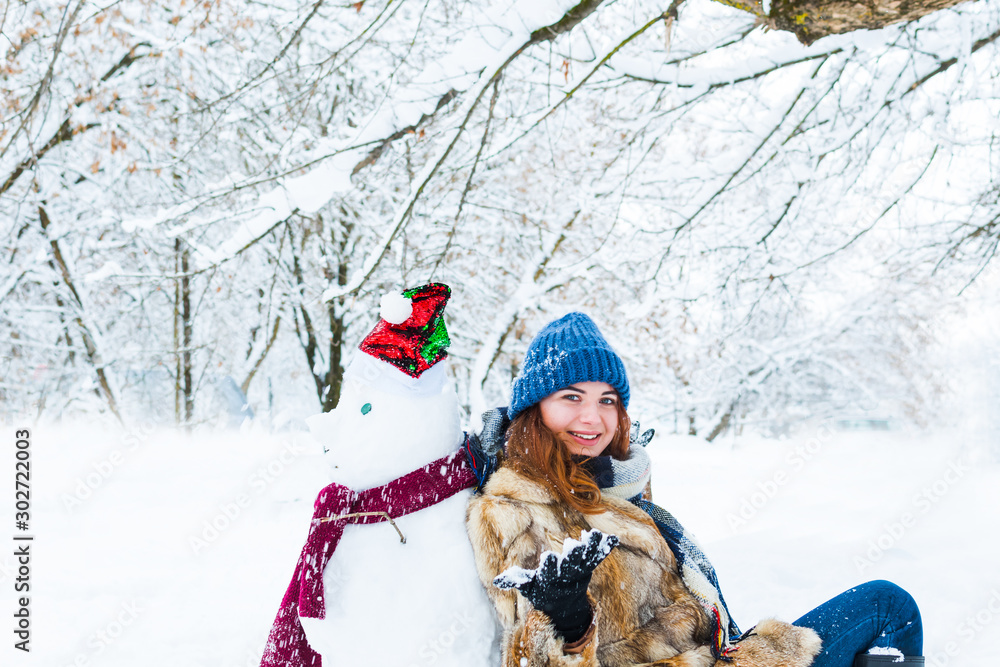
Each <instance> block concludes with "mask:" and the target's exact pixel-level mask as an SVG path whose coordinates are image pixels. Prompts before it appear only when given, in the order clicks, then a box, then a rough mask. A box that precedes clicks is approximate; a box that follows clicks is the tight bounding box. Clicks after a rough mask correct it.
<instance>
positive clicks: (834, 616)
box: [793, 581, 924, 667]
mask: <svg viewBox="0 0 1000 667" xmlns="http://www.w3.org/2000/svg"><path fill="white" fill-rule="evenodd" d="M793 625H798V626H800V627H805V628H812V629H813V630H815V631H816V632H817V634H819V636H820V638H821V639H822V640H823V650H822V651H821V652H820V654H819V655H818V656H816V660H815V661H814V662H813V664H812V667H851V665H852V664H853V663H854V656H855V655H857V654H859V653H867V652H868V649H870V648H872V647H875V646H882V647H892V648H896V649H899V650H900V651H901V652H902V653H903V655H922V651H923V645H924V631H923V626H922V625H921V623H920V610H919V609H917V603H916V602H915V601H914V600H913V598H912V597H911V596H910V594H909V593H907V592H906V591H904V590H903V589H902V588H900V587H899V586H897V585H896V584H893V583H890V582H888V581H869V582H868V583H867V584H862V585H860V586H856V587H854V588H852V589H850V590H849V591H844V592H843V593H841V594H840V595H838V596H837V597H835V598H833V599H832V600H830V601H829V602H824V603H823V604H821V605H820V606H818V607H816V608H815V609H813V610H812V611H811V612H809V613H808V614H806V615H805V616H803V617H802V618H800V619H799V620H797V621H795V623H794V624H793Z"/></svg>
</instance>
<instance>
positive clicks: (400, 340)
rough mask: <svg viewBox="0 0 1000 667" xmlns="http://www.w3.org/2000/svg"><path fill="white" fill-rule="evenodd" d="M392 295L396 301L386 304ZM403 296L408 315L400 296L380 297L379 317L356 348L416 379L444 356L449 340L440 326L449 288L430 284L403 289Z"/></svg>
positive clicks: (446, 353)
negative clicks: (407, 303)
mask: <svg viewBox="0 0 1000 667" xmlns="http://www.w3.org/2000/svg"><path fill="white" fill-rule="evenodd" d="M392 297H396V299H397V301H395V302H388V303H387V299H391V298H392ZM403 297H405V299H409V301H410V303H409V308H410V311H409V314H408V315H407V313H406V311H405V309H406V307H407V306H406V304H405V302H403V298H401V297H399V296H398V295H386V296H385V297H383V299H382V319H380V320H379V322H378V324H376V325H375V328H374V329H372V330H371V333H369V334H368V335H367V336H366V337H365V339H364V340H363V341H361V345H359V346H358V347H359V348H360V349H361V351H362V352H365V353H367V354H369V355H371V356H373V357H375V358H376V359H380V360H382V361H384V362H386V363H389V364H392V365H393V366H395V367H396V368H398V369H399V370H401V371H403V372H404V373H406V374H407V375H409V376H410V377H414V378H417V377H420V374H421V373H423V372H424V371H426V370H427V369H428V368H430V367H431V366H433V365H434V364H436V363H437V362H439V361H441V360H442V359H444V358H445V357H447V356H448V352H447V349H448V345H449V344H450V343H451V339H450V338H449V337H448V330H447V329H446V328H445V326H444V307H445V305H446V304H447V303H448V299H449V298H450V297H451V288H450V287H448V286H447V285H444V284H441V283H430V284H428V285H421V286H420V287H414V288H412V289H408V290H406V291H405V292H403ZM400 302H403V304H402V306H400ZM400 307H402V308H403V312H402V313H400ZM390 311H391V314H390Z"/></svg>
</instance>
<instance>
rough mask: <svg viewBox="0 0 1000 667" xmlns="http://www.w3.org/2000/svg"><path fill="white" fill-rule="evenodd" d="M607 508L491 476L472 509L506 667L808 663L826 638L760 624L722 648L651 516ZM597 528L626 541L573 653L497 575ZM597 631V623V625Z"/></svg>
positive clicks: (604, 572)
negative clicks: (496, 582) (579, 507)
mask: <svg viewBox="0 0 1000 667" xmlns="http://www.w3.org/2000/svg"><path fill="white" fill-rule="evenodd" d="M602 505H603V507H604V508H605V510H606V511H605V512H603V513H601V514H592V515H585V514H581V513H579V512H577V511H575V510H573V509H571V508H569V507H567V506H565V505H564V504H562V503H560V502H559V501H558V499H557V498H556V497H555V496H554V495H553V494H552V492H551V491H550V490H549V489H548V487H546V486H544V485H541V484H538V483H536V482H534V481H532V480H530V479H528V478H527V477H525V476H523V475H521V474H519V473H517V472H515V471H514V470H512V469H510V468H501V469H500V470H498V471H497V472H496V473H494V474H493V475H492V477H490V479H489V482H488V483H487V484H486V486H485V487H484V489H483V493H482V494H481V495H477V496H475V497H473V499H472V500H471V501H470V503H469V507H468V513H467V528H468V531H469V537H470V539H471V541H472V545H473V550H474V552H475V558H476V568H477V570H478V572H479V578H480V580H481V581H482V583H483V585H484V586H485V587H486V591H487V593H488V594H489V596H490V598H491V599H492V600H493V604H494V605H495V607H496V611H497V616H498V618H499V620H500V623H501V625H502V626H503V632H504V636H503V663H502V664H503V666H504V667H542V666H550V667H564V666H565V667H569V666H571V665H572V666H573V667H631V666H640V665H647V666H650V667H653V666H660V667H807V666H808V665H809V664H810V663H811V662H812V660H813V658H814V657H815V655H816V654H817V653H818V652H819V649H820V640H819V637H818V636H817V635H816V633H815V632H814V631H812V630H810V629H808V628H798V627H795V626H792V625H789V624H787V623H782V622H780V621H775V620H766V621H762V622H761V623H759V624H758V625H757V626H756V627H755V628H754V629H753V630H752V631H751V632H749V633H747V634H748V636H747V637H746V638H745V639H743V640H742V641H740V642H739V644H737V646H738V649H737V650H736V651H735V652H734V653H731V654H730V656H729V657H730V658H731V659H732V662H729V663H727V662H724V661H723V660H719V661H716V659H715V658H714V657H713V655H712V648H711V632H712V630H711V628H712V625H711V623H710V621H709V618H708V614H707V613H706V612H705V610H704V608H703V607H702V606H701V605H700V603H699V602H698V601H697V600H696V599H695V598H694V596H692V595H691V593H690V592H688V590H687V588H685V586H684V583H683V581H682V580H681V577H680V575H679V574H678V572H677V564H676V561H675V559H674V555H673V553H672V552H671V551H670V548H669V547H668V546H667V543H666V542H664V540H663V537H662V536H661V535H660V533H659V531H658V530H657V528H656V525H655V524H654V523H653V521H652V520H651V519H650V518H649V516H648V515H647V514H646V513H645V512H643V511H642V510H641V509H639V508H637V507H635V506H634V505H632V504H631V503H629V502H627V501H624V500H620V499H618V498H614V497H611V496H609V495H607V494H605V495H604V496H602ZM593 528H596V529H597V530H600V531H601V532H603V533H606V534H610V535H616V536H617V537H618V539H619V541H620V542H619V545H618V547H617V548H616V549H615V550H613V551H612V552H611V554H610V555H609V556H608V558H607V559H606V560H605V561H604V562H602V563H601V564H600V565H598V567H597V569H596V570H595V571H594V574H593V577H592V579H591V582H590V587H589V589H588V591H587V592H588V596H589V597H590V601H591V608H592V609H593V612H594V625H595V626H596V632H588V635H589V636H590V640H589V641H587V642H586V643H585V645H584V646H583V647H582V650H581V649H579V648H577V647H573V650H572V652H566V651H564V646H565V644H564V642H563V639H562V638H561V637H560V636H559V635H557V634H556V633H555V631H554V629H553V627H552V625H551V623H550V622H549V619H548V616H546V615H545V614H543V613H542V612H540V611H538V610H536V609H534V608H533V607H532V606H531V603H529V602H528V601H527V600H526V599H525V598H523V597H522V596H521V595H520V594H519V593H518V592H517V591H516V590H506V591H501V590H499V589H497V588H495V587H494V586H493V584H492V582H493V578H494V577H496V576H497V575H498V574H500V573H501V572H503V571H504V570H506V569H507V568H509V567H511V566H513V565H518V566H520V567H524V568H528V569H532V568H535V567H537V566H538V563H539V557H540V555H541V553H542V552H543V551H546V550H551V551H555V552H556V553H559V552H560V551H561V550H562V543H563V540H565V539H566V538H567V537H572V538H574V539H579V537H580V532H581V531H583V530H590V529H593ZM592 630H593V629H592Z"/></svg>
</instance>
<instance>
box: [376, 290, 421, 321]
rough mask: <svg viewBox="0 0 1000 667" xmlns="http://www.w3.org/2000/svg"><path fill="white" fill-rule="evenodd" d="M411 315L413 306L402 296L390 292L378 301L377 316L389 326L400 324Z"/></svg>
mask: <svg viewBox="0 0 1000 667" xmlns="http://www.w3.org/2000/svg"><path fill="white" fill-rule="evenodd" d="M412 314H413V305H412V304H411V303H410V300H409V299H407V298H406V297H405V296H403V295H402V294H399V293H396V292H390V293H388V294H384V295H382V299H381V300H380V301H379V315H380V316H381V317H382V319H383V320H385V321H386V322H388V323H389V324H402V323H403V322H405V321H406V320H408V319H410V315H412Z"/></svg>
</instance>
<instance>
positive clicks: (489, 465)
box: [465, 408, 510, 493]
mask: <svg viewBox="0 0 1000 667" xmlns="http://www.w3.org/2000/svg"><path fill="white" fill-rule="evenodd" d="M508 426H510V420H509V419H507V408H494V409H492V410H490V411H488V412H484V413H483V430H482V432H480V433H478V434H477V433H466V434H465V458H466V460H467V461H468V462H469V467H470V468H472V471H473V472H474V473H476V481H477V482H478V483H477V484H476V493H478V492H480V491H482V490H483V485H484V484H486V481H487V480H488V479H489V478H490V475H492V474H493V473H494V472H496V469H497V468H498V467H499V465H500V452H502V451H503V446H504V442H505V440H506V438H507V427H508Z"/></svg>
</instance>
